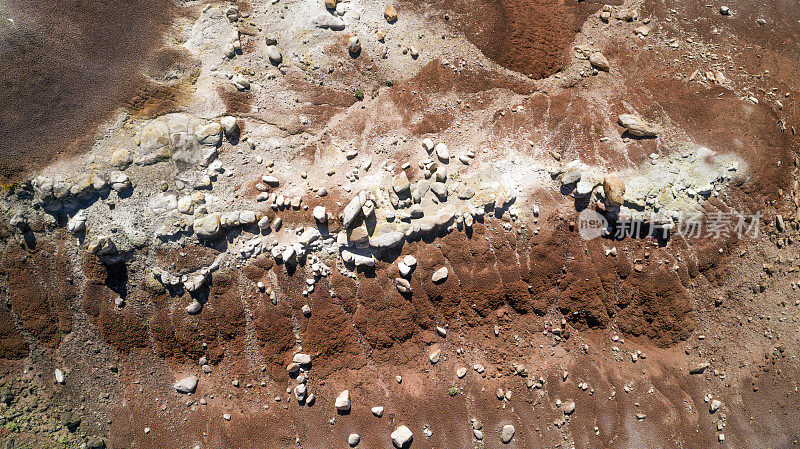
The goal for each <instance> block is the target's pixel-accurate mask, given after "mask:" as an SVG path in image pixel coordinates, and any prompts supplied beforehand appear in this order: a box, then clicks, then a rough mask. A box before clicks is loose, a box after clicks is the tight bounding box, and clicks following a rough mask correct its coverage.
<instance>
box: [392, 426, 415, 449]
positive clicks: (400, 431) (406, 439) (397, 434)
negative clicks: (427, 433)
mask: <svg viewBox="0 0 800 449" xmlns="http://www.w3.org/2000/svg"><path fill="white" fill-rule="evenodd" d="M390 436H391V438H392V443H393V444H394V447H396V448H398V449H402V448H405V447H407V445H408V444H409V443H411V441H412V440H413V438H414V434H413V433H412V432H411V429H409V428H408V427H406V426H400V427H398V428H397V429H395V430H394V432H392V434H391V435H390Z"/></svg>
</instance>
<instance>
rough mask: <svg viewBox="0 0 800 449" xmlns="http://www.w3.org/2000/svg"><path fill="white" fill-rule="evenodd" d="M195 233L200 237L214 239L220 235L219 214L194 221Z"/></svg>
mask: <svg viewBox="0 0 800 449" xmlns="http://www.w3.org/2000/svg"><path fill="white" fill-rule="evenodd" d="M193 228H194V232H195V234H197V235H198V236H200V237H213V236H215V235H217V234H218V233H219V230H220V220H219V214H218V213H216V212H215V213H213V214H209V215H206V216H205V217H203V218H198V219H197V220H195V221H194V225H193Z"/></svg>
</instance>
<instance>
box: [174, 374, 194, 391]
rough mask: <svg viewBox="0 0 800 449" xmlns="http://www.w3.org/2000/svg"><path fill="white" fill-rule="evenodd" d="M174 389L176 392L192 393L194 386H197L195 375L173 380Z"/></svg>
mask: <svg viewBox="0 0 800 449" xmlns="http://www.w3.org/2000/svg"><path fill="white" fill-rule="evenodd" d="M173 387H174V388H175V391H177V392H178V393H183V394H188V393H194V390H195V388H197V376H187V377H184V378H183V379H181V380H179V381H178V382H175V385H173Z"/></svg>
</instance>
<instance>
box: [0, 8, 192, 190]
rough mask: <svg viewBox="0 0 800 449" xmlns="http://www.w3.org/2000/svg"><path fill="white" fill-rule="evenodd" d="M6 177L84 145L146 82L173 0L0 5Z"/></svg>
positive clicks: (0, 163)
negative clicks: (149, 62)
mask: <svg viewBox="0 0 800 449" xmlns="http://www.w3.org/2000/svg"><path fill="white" fill-rule="evenodd" d="M0 10H1V11H4V12H5V14H4V17H12V18H13V19H14V20H15V24H13V25H11V24H10V23H9V22H8V21H7V20H5V18H4V19H3V23H2V25H0V66H2V67H4V68H5V69H4V70H3V71H2V73H0V104H2V105H3V114H2V115H0V131H1V132H0V148H1V149H2V150H0V151H2V153H0V179H2V180H13V179H18V178H20V177H22V176H24V172H25V170H26V169H28V168H30V167H40V166H42V165H44V164H46V163H47V162H49V161H52V160H54V159H56V158H58V157H60V156H61V155H69V154H75V153H76V152H79V151H82V150H83V148H84V146H85V145H87V144H88V143H89V142H90V140H91V139H92V138H93V137H94V131H95V127H96V126H97V125H98V124H99V123H100V122H102V121H103V120H106V119H108V118H109V115H110V114H111V113H112V112H113V111H114V110H116V108H118V107H119V106H120V105H122V103H123V102H124V101H125V100H127V99H128V98H130V97H132V96H135V95H136V94H137V93H139V92H140V89H142V86H143V83H144V82H145V80H144V79H143V77H142V75H141V74H140V70H141V69H142V67H143V64H144V63H145V62H146V61H147V58H148V54H149V53H150V52H151V50H153V49H154V48H157V47H159V46H160V36H161V34H162V33H163V32H164V31H165V30H166V28H167V27H168V26H169V24H170V23H171V22H172V19H173V18H174V17H175V16H176V14H178V9H177V8H176V7H175V6H174V5H173V4H172V2H170V1H168V0H158V1H112V2H92V1H79V0H73V1H60V0H56V1H30V0H14V1H11V2H6V4H5V5H3V6H2V7H0Z"/></svg>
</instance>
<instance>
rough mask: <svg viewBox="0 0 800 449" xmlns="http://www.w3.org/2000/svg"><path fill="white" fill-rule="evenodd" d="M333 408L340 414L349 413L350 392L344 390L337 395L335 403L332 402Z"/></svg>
mask: <svg viewBox="0 0 800 449" xmlns="http://www.w3.org/2000/svg"><path fill="white" fill-rule="evenodd" d="M334 406H335V407H336V410H338V411H340V412H349V411H350V390H344V391H343V392H341V393H339V396H337V397H336V402H334Z"/></svg>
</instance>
